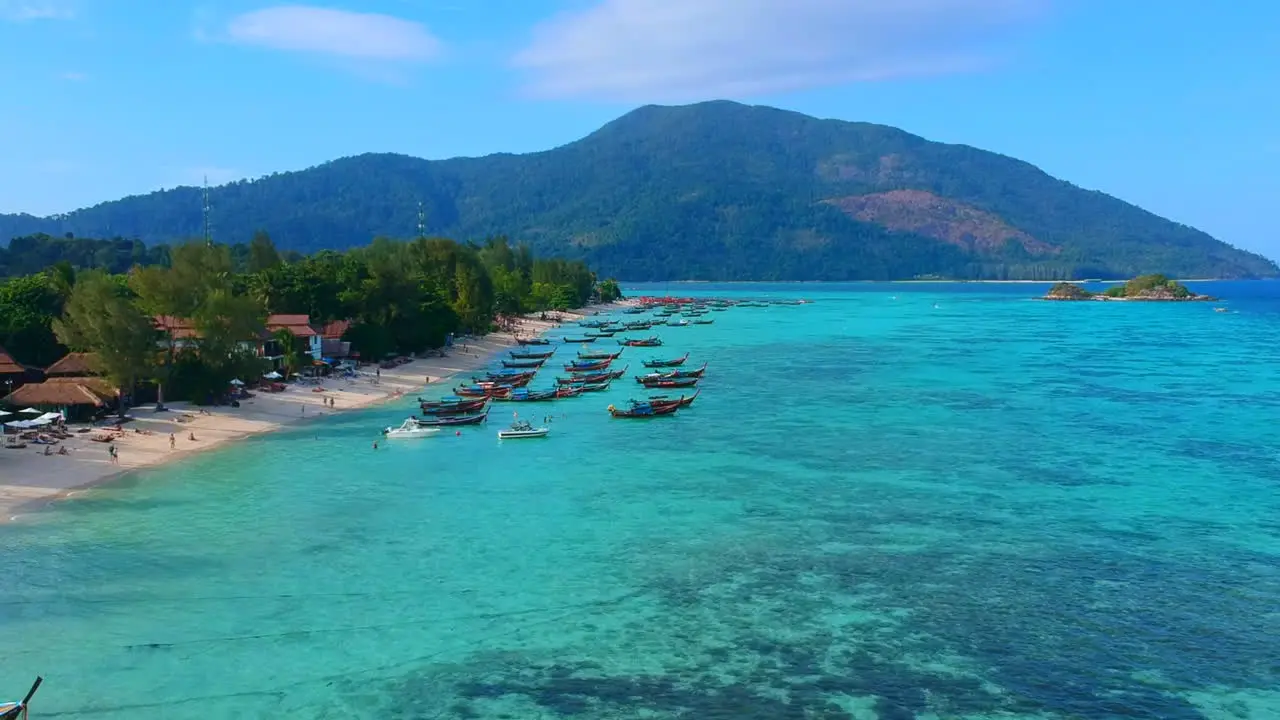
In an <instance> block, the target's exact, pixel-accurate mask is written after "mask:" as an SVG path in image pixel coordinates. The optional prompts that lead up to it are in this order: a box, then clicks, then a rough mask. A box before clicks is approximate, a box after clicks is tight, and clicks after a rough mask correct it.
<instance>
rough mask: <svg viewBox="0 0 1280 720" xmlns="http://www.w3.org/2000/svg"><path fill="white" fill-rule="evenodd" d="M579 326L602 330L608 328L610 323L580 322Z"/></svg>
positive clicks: (600, 321)
mask: <svg viewBox="0 0 1280 720" xmlns="http://www.w3.org/2000/svg"><path fill="white" fill-rule="evenodd" d="M578 326H579V327H584V328H602V327H608V326H609V323H608V322H607V321H605V320H579V321H578Z"/></svg>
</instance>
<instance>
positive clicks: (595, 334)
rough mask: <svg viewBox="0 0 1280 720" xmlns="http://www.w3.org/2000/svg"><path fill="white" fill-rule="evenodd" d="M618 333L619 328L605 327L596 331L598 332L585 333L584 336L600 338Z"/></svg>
mask: <svg viewBox="0 0 1280 720" xmlns="http://www.w3.org/2000/svg"><path fill="white" fill-rule="evenodd" d="M617 334H618V331H617V330H604V329H602V330H598V331H596V332H589V333H583V336H584V337H589V338H596V339H599V338H607V337H613V336H614V335H617Z"/></svg>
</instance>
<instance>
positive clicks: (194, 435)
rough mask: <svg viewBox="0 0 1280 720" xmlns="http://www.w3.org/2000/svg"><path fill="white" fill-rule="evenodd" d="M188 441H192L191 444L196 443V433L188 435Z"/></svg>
mask: <svg viewBox="0 0 1280 720" xmlns="http://www.w3.org/2000/svg"><path fill="white" fill-rule="evenodd" d="M187 439H188V440H190V441H191V442H195V441H196V434H195V433H194V432H191V433H187Z"/></svg>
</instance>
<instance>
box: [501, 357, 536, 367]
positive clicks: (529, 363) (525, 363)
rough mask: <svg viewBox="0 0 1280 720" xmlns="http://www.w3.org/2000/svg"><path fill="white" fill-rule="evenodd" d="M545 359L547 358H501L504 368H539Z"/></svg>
mask: <svg viewBox="0 0 1280 720" xmlns="http://www.w3.org/2000/svg"><path fill="white" fill-rule="evenodd" d="M546 361H547V358H538V359H537V360H503V361H502V367H504V368H540V367H542V364H543V363H545V362H546Z"/></svg>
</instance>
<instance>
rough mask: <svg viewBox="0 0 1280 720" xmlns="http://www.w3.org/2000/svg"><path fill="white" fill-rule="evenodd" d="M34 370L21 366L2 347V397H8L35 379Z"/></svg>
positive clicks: (0, 357)
mask: <svg viewBox="0 0 1280 720" xmlns="http://www.w3.org/2000/svg"><path fill="white" fill-rule="evenodd" d="M32 375H33V370H32V368H29V367H26V366H25V365H22V364H20V363H19V362H18V361H17V360H14V359H13V356H12V355H10V354H9V353H7V352H5V349H4V348H2V347H0V396H2V395H8V394H9V393H11V392H13V391H14V390H16V389H17V388H19V387H21V386H22V385H24V384H25V383H27V382H30V381H31V380H33V379H34V378H33V377H32Z"/></svg>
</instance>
